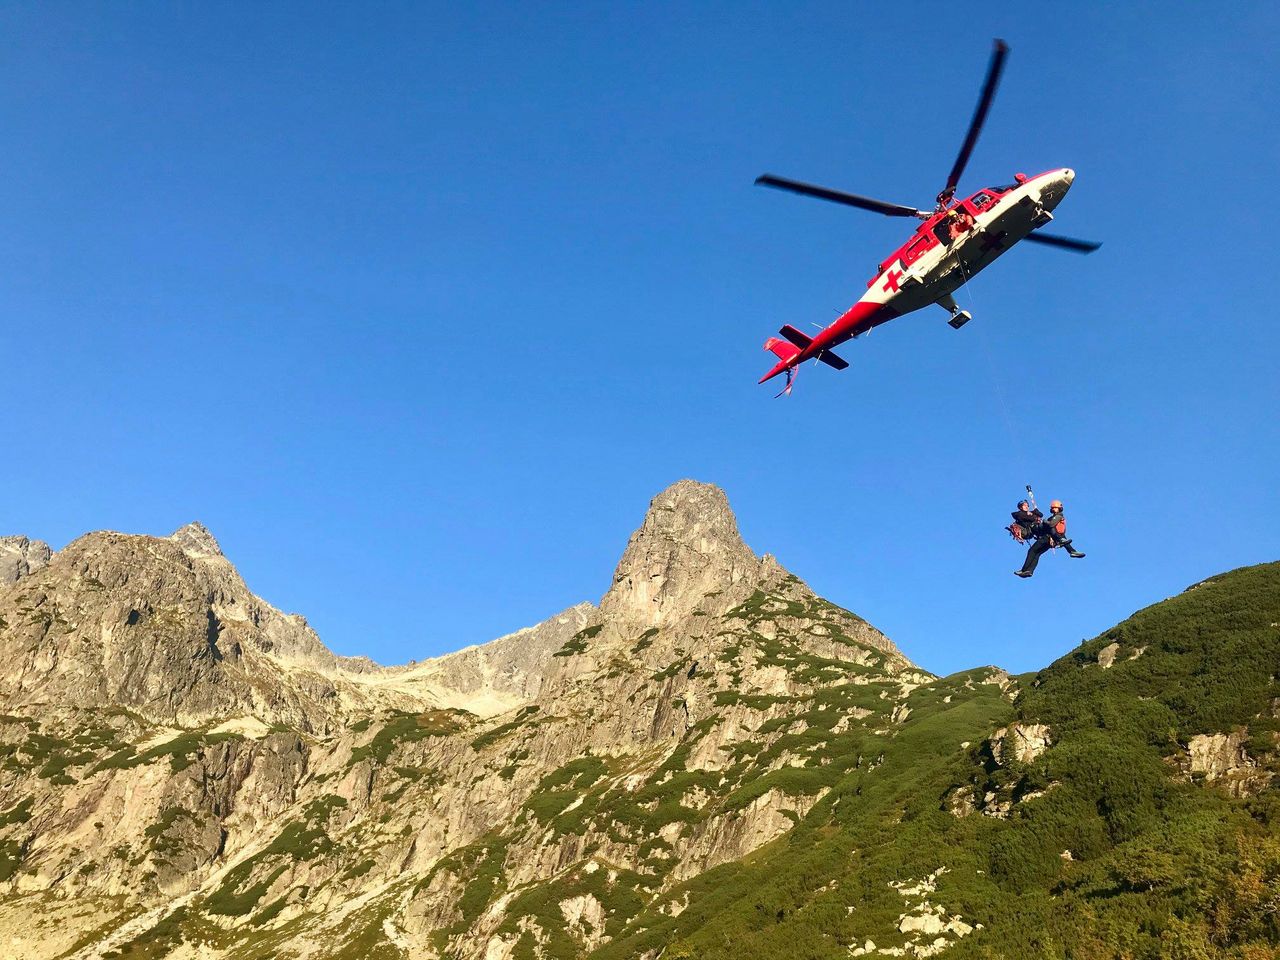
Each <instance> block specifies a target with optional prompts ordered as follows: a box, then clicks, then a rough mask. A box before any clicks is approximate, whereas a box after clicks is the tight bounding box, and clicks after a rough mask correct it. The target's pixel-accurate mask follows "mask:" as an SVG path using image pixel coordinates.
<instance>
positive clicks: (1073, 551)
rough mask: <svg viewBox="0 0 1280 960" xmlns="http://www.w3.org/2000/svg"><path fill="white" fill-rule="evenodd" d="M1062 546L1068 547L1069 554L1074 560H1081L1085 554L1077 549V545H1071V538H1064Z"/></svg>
mask: <svg viewBox="0 0 1280 960" xmlns="http://www.w3.org/2000/svg"><path fill="white" fill-rule="evenodd" d="M1062 546H1064V547H1066V548H1067V556H1068V557H1070V558H1071V559H1072V560H1079V559H1080V558H1081V557H1083V556H1084V554H1083V553H1081V552H1080V551H1079V550H1077V549H1076V548H1075V547H1073V546H1072V545H1071V541H1070V540H1063V541H1062Z"/></svg>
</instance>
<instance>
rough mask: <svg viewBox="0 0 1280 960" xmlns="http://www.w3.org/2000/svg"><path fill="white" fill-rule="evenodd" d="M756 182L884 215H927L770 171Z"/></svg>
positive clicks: (894, 204)
mask: <svg viewBox="0 0 1280 960" xmlns="http://www.w3.org/2000/svg"><path fill="white" fill-rule="evenodd" d="M756 183H758V184H760V185H761V186H765V187H776V188H777V189H778V190H789V191H791V192H792V193H799V194H803V195H804V196H806V197H817V198H818V199H819V200H830V201H831V202H832V203H843V204H844V205H845V206H849V207H857V208H859V209H860V210H870V211H872V212H873V213H883V214H884V215H885V216H886V217H927V216H928V213H926V212H925V211H923V210H917V209H916V208H915V207H904V206H903V205H902V204H900V203H889V202H888V201H885V200H873V199H872V198H871V197H860V196H858V195H857V194H856V193H844V192H842V191H840V190H828V189H827V188H826V187H817V186H814V185H813V184H811V183H801V182H800V181H799V180H787V179H785V178H783V177H775V176H774V175H773V174H771V173H765V174H761V175H760V176H758V177H756Z"/></svg>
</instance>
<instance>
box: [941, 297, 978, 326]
mask: <svg viewBox="0 0 1280 960" xmlns="http://www.w3.org/2000/svg"><path fill="white" fill-rule="evenodd" d="M938 306H940V307H942V308H943V309H944V310H946V311H947V312H948V313H950V314H951V319H950V320H948V321H947V323H948V324H949V325H950V327H951V329H952V330H959V329H960V328H961V327H963V326H964V325H965V324H966V323H968V322H969V321H970V320H972V319H973V314H971V313H970V312H969V311H968V310H961V309H960V304H958V303H956V301H955V298H954V297H952V296H951V295H950V294H948V295H946V296H942V297H939V298H938Z"/></svg>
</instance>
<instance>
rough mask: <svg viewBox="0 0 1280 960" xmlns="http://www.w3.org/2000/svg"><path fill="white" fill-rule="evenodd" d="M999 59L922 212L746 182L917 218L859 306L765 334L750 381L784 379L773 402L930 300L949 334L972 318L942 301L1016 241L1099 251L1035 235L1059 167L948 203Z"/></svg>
mask: <svg viewBox="0 0 1280 960" xmlns="http://www.w3.org/2000/svg"><path fill="white" fill-rule="evenodd" d="M1008 54H1009V47H1008V45H1007V44H1006V43H1005V42H1004V41H1003V40H996V41H995V48H994V50H993V51H992V54H991V62H990V64H989V65H988V67H987V76H986V80H985V81H984V82H983V85H982V92H981V93H980V94H979V96H978V106H977V109H976V110H975V111H974V114H973V119H972V120H971V121H970V122H969V131H968V133H967V134H966V135H965V138H964V142H963V143H962V144H961V146H960V153H959V155H958V156H957V157H956V162H955V164H954V166H952V168H951V173H950V175H949V176H948V177H947V183H946V186H945V187H943V188H942V192H941V193H939V194H938V197H937V202H936V204H935V205H934V208H933V209H932V210H919V209H916V208H915V207H909V206H904V205H902V204H898V203H889V202H887V201H884V200H876V199H874V198H871V197H863V196H859V195H858V194H854V193H845V192H843V191H840V190H832V189H829V188H827V187H820V186H815V185H814V184H810V183H802V182H800V181H798V180H788V179H786V178H784V177H778V176H774V175H773V174H771V173H766V174H762V175H761V176H759V177H757V178H756V181H755V182H756V183H757V184H758V185H761V186H766V187H773V188H775V189H778V190H786V191H789V192H791V193H798V194H801V195H803V196H808V197H816V198H817V199H819V200H828V201H831V202H833V203H840V204H844V205H846V206H850V207H857V208H858V209H861V210H869V211H871V212H873V213H880V214H884V215H885V216H888V217H914V218H917V219H919V220H921V221H923V222H922V223H921V224H920V226H919V227H917V228H916V231H915V233H913V234H912V235H911V237H910V238H909V239H908V240H907V242H906V243H904V244H903V245H902V246H900V247H899V248H898V249H897V250H895V251H894V252H893V253H892V254H890V256H889V257H888V259H886V260H884V261H883V262H881V263H880V264H878V265H877V266H876V275H875V276H874V277H872V278H871V280H869V281H867V292H866V293H865V294H864V295H863V296H862V299H860V300H859V301H858V302H857V303H855V304H854V305H853V306H852V307H850V308H849V309H848V310H846V311H845V312H844V313H843V314H841V315H840V316H839V317H837V318H836V319H835V321H833V322H832V323H831V324H830V325H829V326H827V327H825V328H823V329H822V330H821V331H819V332H818V334H817V335H816V336H813V337H810V336H808V335H807V334H805V333H803V332H802V331H800V330H797V329H796V328H795V327H793V326H790V325H786V326H784V327H782V329H781V330H779V331H778V332H779V333H780V334H781V335H782V338H781V339H779V338H777V337H770V338H769V339H768V340H766V341H765V344H764V348H765V349H766V350H768V351H770V352H771V353H773V354H774V355H775V356H777V357H778V362H777V363H776V364H775V365H774V366H773V367H772V368H771V369H770V370H769V372H768V373H766V374H765V375H764V376H763V377H761V378H760V380H759V382H760V383H764V382H765V381H766V380H771V379H773V378H774V377H776V376H778V375H779V374H783V373H785V374H786V376H787V385H786V387H785V388H784V389H783V391H782V393H780V394H778V396H783V395H784V394H790V393H791V387H792V386H793V385H794V383H795V376H796V372H797V370H798V369H799V366H800V364H802V363H804V362H805V361H806V360H810V359H813V360H815V361H817V362H820V363H824V364H826V365H827V366H829V367H834V368H835V369H836V370H843V369H845V368H846V367H848V366H849V364H848V362H847V361H846V360H844V359H842V358H841V357H839V356H837V355H836V354H835V353H833V352H832V350H833V348H835V347H838V346H839V345H840V344H842V343H844V342H845V341H847V340H851V339H853V338H854V337H857V336H860V335H862V334H864V333H867V332H868V331H870V330H871V329H873V328H874V327H878V326H879V325H880V324H882V323H887V322H888V321H890V320H893V319H895V318H897V317H901V316H904V315H905V314H908V313H912V312H914V311H916V310H920V309H922V308H923V307H927V306H929V305H930V304H935V303H936V304H938V305H939V306H941V307H943V308H945V309H946V310H947V312H948V313H949V314H950V319H949V320H948V321H947V322H948V323H949V324H950V325H951V327H952V328H953V329H956V330H959V329H960V328H961V327H962V326H964V325H965V324H966V323H968V322H969V321H970V320H971V319H973V317H972V316H971V315H970V313H969V312H968V311H967V310H961V309H960V307H959V305H958V304H957V303H956V301H955V298H954V297H953V296H952V294H953V293H954V292H955V291H956V290H957V289H959V288H960V287H961V286H962V285H963V284H965V283H967V282H968V280H969V278H970V277H972V276H974V275H975V274H976V273H978V272H980V271H981V270H984V269H986V267H988V266H990V265H991V263H992V262H994V261H995V259H996V258H997V257H999V256H1000V255H1001V254H1003V253H1004V252H1005V251H1007V250H1008V249H1009V248H1010V247H1012V246H1013V245H1014V244H1015V243H1017V242H1018V241H1020V240H1030V241H1032V242H1034V243H1040V244H1044V245H1046V246H1050V247H1056V248H1058V249H1061V250H1070V251H1074V252H1076V253H1092V252H1093V251H1094V250H1097V249H1098V248H1099V247H1100V246H1102V244H1101V243H1094V242H1092V241H1089V240H1077V239H1075V238H1073V237H1063V236H1058V235H1056V234H1050V233H1041V232H1039V230H1040V228H1041V227H1042V226H1044V225H1045V224H1047V223H1049V222H1050V221H1051V220H1052V219H1053V211H1054V209H1055V208H1056V207H1057V206H1058V204H1059V203H1061V202H1062V198H1063V197H1065V196H1066V195H1067V191H1068V190H1070V189H1071V184H1072V182H1073V181H1074V180H1075V176H1076V175H1075V171H1074V170H1072V169H1070V168H1069V167H1060V168H1058V169H1055V170H1047V171H1045V172H1044V173H1039V174H1036V175H1035V176H1030V177H1029V176H1027V175H1026V174H1023V173H1019V174H1016V175H1015V176H1014V178H1013V182H1012V183H1008V184H1005V185H1003V186H996V187H983V188H982V189H981V190H979V191H977V192H976V193H974V194H972V195H970V196H968V197H965V198H964V199H963V200H958V201H957V200H956V199H955V194H956V187H957V186H958V184H959V182H960V177H961V175H962V174H963V173H964V169H965V166H966V165H967V164H968V162H969V157H970V155H971V154H972V153H973V147H974V144H975V143H977V140H978V134H979V133H981V132H982V125H983V123H984V121H985V120H986V118H987V111H988V110H990V108H991V101H992V99H993V98H994V97H995V92H996V87H997V85H998V84H999V82H1000V75H1001V73H1002V71H1003V70H1004V63H1005V59H1006V58H1007V57H1008Z"/></svg>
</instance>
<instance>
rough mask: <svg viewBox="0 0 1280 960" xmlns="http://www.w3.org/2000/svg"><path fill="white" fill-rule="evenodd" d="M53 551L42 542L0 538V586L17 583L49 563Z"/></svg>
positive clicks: (17, 538) (18, 538)
mask: <svg viewBox="0 0 1280 960" xmlns="http://www.w3.org/2000/svg"><path fill="white" fill-rule="evenodd" d="M51 556H53V551H52V550H50V549H49V545H48V544H47V543H45V542H44V541H43V540H29V539H28V538H26V537H0V585H3V584H6V583H17V582H18V580H19V579H21V578H22V577H25V576H26V575H27V574H29V573H35V572H36V571H37V570H39V569H40V568H41V567H44V566H45V565H46V564H48V562H49V558H50V557H51Z"/></svg>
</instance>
